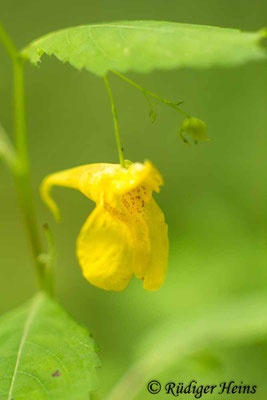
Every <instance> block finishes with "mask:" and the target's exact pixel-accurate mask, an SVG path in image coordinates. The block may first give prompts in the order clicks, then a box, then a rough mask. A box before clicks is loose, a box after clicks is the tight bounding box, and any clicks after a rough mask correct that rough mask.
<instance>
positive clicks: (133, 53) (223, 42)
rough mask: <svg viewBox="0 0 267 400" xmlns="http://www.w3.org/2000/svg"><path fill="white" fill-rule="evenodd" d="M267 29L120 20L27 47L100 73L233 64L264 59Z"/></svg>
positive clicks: (28, 53)
mask: <svg viewBox="0 0 267 400" xmlns="http://www.w3.org/2000/svg"><path fill="white" fill-rule="evenodd" d="M263 37H264V31H261V32H241V31H239V30H237V29H228V28H227V29H224V28H216V27H213V26H205V25H189V24H180V23H174V22H163V21H121V22H109V23H103V24H94V25H86V26H78V27H73V28H68V29H63V30H60V31H57V32H53V33H49V34H48V35H45V36H43V37H41V38H39V39H37V40H35V41H33V42H32V43H31V44H30V45H29V46H27V47H26V48H24V49H23V50H22V54H23V55H24V57H26V58H28V59H29V60H30V61H31V62H32V63H34V64H36V63H37V62H38V61H39V60H40V58H41V57H42V55H43V54H44V53H46V54H48V55H52V54H54V55H55V56H56V57H57V58H58V59H59V60H60V61H62V62H67V61H68V62H69V63H70V64H71V65H72V66H74V67H75V68H78V69H82V68H86V69H87V70H88V71H90V72H93V73H95V74H97V75H103V74H105V73H106V72H107V71H108V70H110V69H115V70H118V71H120V72H127V71H136V72H150V71H152V70H154V69H171V68H181V67H190V68H207V67H214V66H222V67H228V66H234V65H240V64H244V63H246V62H248V61H257V60H264V59H266V58H267V49H266V48H264V45H263Z"/></svg>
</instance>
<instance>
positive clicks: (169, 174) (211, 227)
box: [0, 0, 267, 400]
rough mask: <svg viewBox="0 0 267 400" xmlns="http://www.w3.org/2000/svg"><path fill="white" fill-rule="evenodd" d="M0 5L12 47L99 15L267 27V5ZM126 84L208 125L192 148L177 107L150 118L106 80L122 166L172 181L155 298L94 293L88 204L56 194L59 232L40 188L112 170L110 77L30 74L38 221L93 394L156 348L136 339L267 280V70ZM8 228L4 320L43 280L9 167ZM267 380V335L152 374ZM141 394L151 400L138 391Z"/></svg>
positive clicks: (146, 0) (4, 71)
mask: <svg viewBox="0 0 267 400" xmlns="http://www.w3.org/2000/svg"><path fill="white" fill-rule="evenodd" d="M0 9H1V11H0V13H1V20H2V23H3V24H4V26H5V27H6V29H7V30H8V32H9V33H10V35H11V36H12V38H13V39H14V41H15V42H16V43H17V45H18V47H22V46H24V45H25V44H27V43H28V42H29V41H31V40H32V39H34V38H36V37H38V36H40V35H41V34H44V33H47V32H49V31H52V30H56V29H60V28H64V27H68V26H72V25H79V24H87V23H93V22H100V21H110V20H119V19H158V20H170V21H177V22H188V23H198V24H208V25H216V26H223V27H235V28H241V29H244V30H257V29H259V28H261V27H263V26H266V20H267V19H266V16H267V3H266V2H264V1H263V0H254V1H253V2H252V1H251V0H235V1H229V0H201V1H200V0H176V1H174V0H165V1H164V2H163V1H158V0H135V1H129V0H113V1H110V0H98V1H97V2H96V1H92V0H87V1H84V0H76V1H75V2H72V1H69V0H65V1H63V0H57V1H52V0H46V1H45V2H36V1H33V0H27V2H23V1H18V0H9V1H6V0H3V1H2V2H1V7H0ZM129 76H130V77H131V78H132V79H133V80H135V81H137V82H139V83H140V84H142V85H143V86H145V87H146V88H147V89H149V90H151V91H154V92H156V93H158V94H160V95H161V96H163V97H165V98H167V99H171V100H177V101H184V102H185V104H184V105H183V107H184V109H186V111H188V112H189V113H190V114H191V115H194V116H196V117H199V118H201V119H203V120H205V121H206V122H207V124H208V127H209V130H208V136H209V137H210V138H211V139H212V140H211V141H210V142H209V143H203V144H200V145H198V146H190V147H188V146H185V145H184V144H183V143H182V142H181V141H180V140H179V139H178V138H177V136H176V132H177V130H178V127H179V126H180V123H181V121H182V118H181V116H180V115H179V114H178V113H176V112H175V111H174V110H171V109H169V108H168V107H166V106H163V105H159V106H158V107H157V119H156V122H155V124H151V122H150V119H149V110H148V107H147V103H146V101H145V99H144V98H143V97H142V95H141V94H140V93H139V92H138V91H136V90H135V89H134V88H133V87H130V86H128V85H127V84H126V83H125V82H123V81H120V80H119V78H117V77H115V76H111V78H110V82H111V85H112V88H113V92H114V96H115V100H116V103H117V109H118V115H119V123H120V129H121V135H122V142H123V147H124V150H125V156H126V158H128V159H130V160H132V161H137V160H138V161H143V160H144V159H150V160H152V161H153V162H154V164H155V165H156V166H157V167H158V169H159V170H160V171H161V173H162V174H163V177H164V180H165V186H164V187H163V189H162V192H161V193H160V195H157V196H156V198H157V201H158V203H159V204H160V206H161V207H162V209H163V210H164V212H165V215H166V219H167V222H168V225H169V236H170V246H171V248H170V263H169V273H168V275H167V278H166V282H165V284H164V286H163V288H162V289H161V290H159V291H158V292H156V293H149V292H145V291H144V290H143V289H142V284H141V282H139V281H137V280H133V281H132V282H131V284H130V286H129V288H128V289H127V290H126V291H124V292H122V293H111V292H105V291H102V290H100V289H97V288H94V287H92V286H90V285H89V284H88V283H87V282H86V281H85V280H84V279H83V277H82V275H81V271H80V268H79V266H78V263H77V260H76V257H75V241H76V237H77V235H78V233H79V230H80V228H81V226H82V224H83V222H84V221H85V219H86V218H87V216H88V214H89V213H90V212H91V210H92V209H93V207H94V205H93V204H92V203H91V202H89V201H88V199H86V198H85V197H83V196H82V195H81V194H79V193H78V192H75V191H72V190H69V189H56V190H55V197H56V199H57V201H58V204H59V205H60V207H61V211H62V215H63V217H64V221H63V223H61V224H60V225H57V224H56V223H55V222H54V221H53V219H52V216H51V215H50V213H49V211H48V210H47V209H46V208H45V206H44V205H43V204H42V203H41V201H40V199H39V192H38V187H39V184H40V182H41V180H42V178H43V177H44V176H45V175H46V174H48V173H51V172H54V171H58V170H62V169H65V168H70V167H73V166H77V165H81V164H87V163H95V162H118V157H117V151H116V146H115V140H114V133H113V125H112V117H111V111H110V107H109V100H108V96H107V93H106V91H105V87H104V83H103V81H102V80H101V79H99V78H97V77H95V76H93V75H91V74H89V73H88V72H85V71H82V72H78V71H76V70H75V69H73V68H72V67H71V66H70V65H67V64H66V65H62V64H60V63H59V62H58V61H57V60H56V59H55V58H51V59H48V58H47V57H44V58H43V61H42V63H41V65H40V68H34V67H32V66H31V65H27V68H26V89H27V117H28V133H29V148H30V156H31V164H32V181H33V186H34V193H35V197H36V201H37V204H38V212H39V214H40V218H39V221H40V225H41V224H42V223H44V222H48V223H49V224H50V226H51V228H52V229H53V232H54V235H55V238H56V243H57V247H58V261H59V266H58V270H57V271H56V286H57V295H58V298H59V300H60V302H61V303H62V304H63V305H64V306H65V307H66V308H67V310H68V311H69V312H70V313H71V314H72V315H74V316H75V318H76V319H77V320H78V321H80V322H81V323H83V324H85V325H86V326H87V327H88V328H89V329H90V331H91V332H92V333H93V335H94V337H95V340H96V342H97V344H98V346H99V347H100V357H101V360H102V363H103V367H102V370H101V371H100V380H101V388H100V391H99V398H102V396H103V395H104V394H106V393H108V392H109V391H110V390H111V387H112V386H113V385H114V384H115V383H116V382H117V381H118V379H119V378H120V377H121V375H122V374H123V373H124V372H125V371H126V370H127V368H128V367H129V365H130V364H131V363H132V361H133V360H134V359H135V357H136V353H138V352H140V351H141V353H142V352H145V351H147V350H148V347H149V346H151V347H153V339H151V340H148V341H145V342H144V344H143V345H142V344H141V343H142V342H143V338H144V337H145V336H146V335H147V334H149V335H150V333H151V332H153V330H157V329H158V327H160V326H164V324H165V321H168V320H172V321H175V322H176V323H177V324H178V325H177V326H179V323H180V322H181V324H182V323H183V324H184V323H186V321H191V320H194V318H195V317H196V316H198V315H200V314H201V315H205V313H208V310H209V309H210V307H211V306H214V305H215V306H216V305H218V307H219V308H220V304H222V303H223V302H224V301H226V300H227V301H228V302H230V304H231V302H236V300H238V299H239V298H243V296H247V295H249V294H252V296H254V294H256V295H257V293H262V292H264V291H265V290H266V284H267V279H266V278H267V277H266V217H267V210H266V195H267V183H266V182H267V156H266V148H267V135H266V132H267V113H266V105H267V102H266V94H267V70H266V62H265V63H254V64H249V65H246V66H243V67H240V68H235V69H214V70H203V71H196V70H179V71H171V72H154V73H152V74H150V75H137V74H129ZM0 121H1V123H2V125H3V126H4V127H5V128H6V129H7V130H8V132H11V131H12V74H11V66H10V62H9V60H8V58H7V56H6V54H5V52H4V51H3V49H2V47H0ZM0 221H1V223H0V238H1V240H0V259H1V278H0V298H1V301H0V312H1V313H4V312H6V311H8V310H9V309H11V308H12V307H15V306H17V305H19V304H20V303H21V302H23V301H25V300H27V299H28V298H29V297H30V296H31V294H33V293H34V292H35V291H36V280H35V276H34V273H33V269H32V265H31V257H30V254H29V247H28V242H27V238H26V237H25V234H24V230H23V226H22V221H21V215H20V211H19V209H18V206H17V203H16V196H15V193H14V188H13V184H12V182H11V177H10V175H9V173H8V172H7V171H6V169H5V168H4V167H3V166H2V165H1V168H0ZM243 311H244V310H242V307H241V308H240V313H241V314H242V313H243ZM228 312H229V310H228ZM215 314H216V313H215ZM188 323H189V326H190V322H188ZM152 337H153V334H152ZM168 340H169V339H168V329H166V330H164V329H163V330H162V341H163V342H164V341H166V342H167V341H168ZM177 340H179V339H178V338H177ZM142 346H143V347H142ZM266 376H267V342H266V341H265V339H264V337H262V338H261V339H258V338H257V339H253V340H251V341H248V342H246V343H243V344H242V343H241V342H240V343H239V342H238V341H234V342H233V343H232V342H231V340H229V341H228V342H227V343H224V344H219V345H214V344H213V345H210V346H209V345H207V346H205V349H199V351H192V356H190V357H187V358H186V359H184V360H182V361H179V362H178V360H177V362H175V361H174V363H173V365H172V366H171V367H170V368H169V369H168V370H167V371H164V372H163V373H162V375H160V374H159V375H158V376H157V377H158V378H160V379H162V382H166V381H168V380H172V379H174V380H176V381H179V382H182V381H186V380H188V379H197V380H198V381H199V382H201V381H203V382H204V381H207V382H209V383H214V382H215V383H216V382H218V381H219V382H221V381H224V380H225V379H226V378H231V379H233V380H236V381H237V382H240V381H241V380H242V381H245V382H247V383H250V384H258V386H259V388H260V390H259V391H258V393H257V395H256V396H255V395H254V396H253V398H257V399H259V400H261V399H266V396H267V382H266ZM150 378H151V379H153V378H156V376H151V377H150ZM144 384H145V382H144ZM139 397H140V399H146V398H150V395H149V394H148V393H147V392H146V390H145V389H144V390H143V391H141V393H140V396H139ZM163 397H164V396H163V395H158V396H157V397H156V398H158V399H160V398H163ZM227 398H231V396H229V395H228V397H227ZM233 398H236V396H233ZM244 398H248V396H247V395H246V396H245V397H244Z"/></svg>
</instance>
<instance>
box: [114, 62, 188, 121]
mask: <svg viewBox="0 0 267 400" xmlns="http://www.w3.org/2000/svg"><path fill="white" fill-rule="evenodd" d="M110 71H111V72H112V73H113V74H115V75H117V76H118V77H119V78H121V79H123V80H124V81H125V82H127V83H129V84H130V85H132V86H134V87H135V88H136V89H138V90H140V92H142V93H143V94H144V95H145V97H146V96H147V95H148V96H150V97H153V98H154V99H156V100H158V101H160V102H161V103H163V104H166V105H168V106H170V107H171V108H174V109H175V110H176V111H179V112H180V113H181V114H183V115H184V116H185V117H186V118H190V115H189V114H188V113H187V112H186V111H184V110H182V109H181V108H179V107H178V105H177V104H175V103H173V102H172V101H169V100H166V99H164V98H163V97H161V96H158V95H157V94H156V93H153V92H150V90H146V89H145V88H143V87H142V86H141V85H139V84H138V83H136V82H134V81H132V80H131V79H129V78H127V76H125V75H122V74H121V73H120V72H118V71H115V70H113V69H111V70H110Z"/></svg>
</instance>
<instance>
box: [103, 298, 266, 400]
mask: <svg viewBox="0 0 267 400" xmlns="http://www.w3.org/2000/svg"><path fill="white" fill-rule="evenodd" d="M266 337H267V296H266V294H265V293H257V294H254V295H248V296H246V297H244V298H241V299H237V300H235V299H231V300H230V301H228V302H225V303H222V304H219V305H216V306H213V307H209V308H208V309H206V310H205V312H204V313H202V314H201V315H198V316H197V317H191V318H187V317H185V318H184V320H179V318H178V319H177V320H176V316H175V315H174V316H173V317H172V319H171V320H170V321H169V322H165V323H163V324H161V325H160V326H159V328H158V329H154V330H153V331H152V333H151V334H150V335H148V336H147V337H146V338H145V340H144V341H143V342H141V343H140V345H139V357H138V360H137V361H136V363H135V364H134V365H133V366H132V368H130V369H129V371H128V372H127V373H126V374H125V377H124V379H122V380H121V381H120V382H119V384H118V385H117V386H116V387H115V388H114V390H113V391H112V392H111V394H110V395H109V397H108V399H107V400H116V399H123V398H125V397H126V393H130V395H128V396H127V399H128V400H131V399H134V398H135V397H136V395H137V394H138V392H139V391H141V390H142V389H143V386H144V383H145V382H146V381H148V380H149V379H151V378H152V377H157V376H159V374H160V373H162V372H163V371H166V370H168V369H169V368H170V367H171V366H172V365H173V364H175V366H178V365H181V363H182V362H183V361H184V360H185V359H186V357H188V356H192V355H194V354H199V352H201V351H204V350H207V349H209V348H210V347H211V346H212V345H215V344H220V345H224V346H229V345H230V346H232V345H240V344H247V343H253V341H260V340H264V339H266ZM204 354H206V353H204Z"/></svg>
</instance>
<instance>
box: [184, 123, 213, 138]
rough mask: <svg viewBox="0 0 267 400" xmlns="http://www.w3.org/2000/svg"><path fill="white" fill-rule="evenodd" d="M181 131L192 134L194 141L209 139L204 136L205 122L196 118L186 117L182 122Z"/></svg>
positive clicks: (205, 130)
mask: <svg viewBox="0 0 267 400" xmlns="http://www.w3.org/2000/svg"><path fill="white" fill-rule="evenodd" d="M181 132H184V133H187V134H188V135H190V136H192V138H193V139H194V141H195V142H198V141H199V140H201V141H208V140H209V139H208V138H207V136H206V132H207V124H206V123H205V122H204V121H201V119H198V118H186V119H185V120H184V121H183V123H182V126H181Z"/></svg>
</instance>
